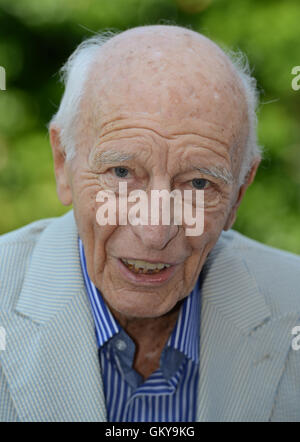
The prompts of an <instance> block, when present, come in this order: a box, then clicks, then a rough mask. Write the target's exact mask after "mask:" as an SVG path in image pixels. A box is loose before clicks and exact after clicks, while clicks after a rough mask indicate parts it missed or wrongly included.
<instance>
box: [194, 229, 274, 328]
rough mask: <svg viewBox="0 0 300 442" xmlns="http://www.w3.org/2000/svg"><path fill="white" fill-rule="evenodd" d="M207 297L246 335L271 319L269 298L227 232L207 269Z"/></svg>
mask: <svg viewBox="0 0 300 442" xmlns="http://www.w3.org/2000/svg"><path fill="white" fill-rule="evenodd" d="M202 272H203V278H202V280H203V287H202V289H203V296H202V298H203V297H204V298H205V302H208V303H210V304H212V305H214V306H215V307H216V308H217V309H218V311H219V312H220V313H221V314H222V315H223V317H224V318H226V319H227V320H229V321H230V322H232V323H233V324H234V325H235V326H236V327H237V328H238V329H239V330H240V332H241V333H243V334H247V333H249V332H250V331H251V330H252V329H254V328H255V327H257V326H259V325H260V324H262V323H263V322H264V321H265V320H267V319H268V318H269V317H270V316H271V311H270V308H269V306H268V305H267V304H266V301H265V297H264V295H263V293H262V292H261V291H260V289H259V287H258V286H257V283H256V280H255V278H254V277H253V275H252V274H251V271H250V269H249V268H248V266H247V263H246V261H245V259H244V257H243V256H242V254H241V253H240V251H239V249H238V248H236V247H234V246H233V245H232V238H231V234H230V233H229V234H227V233H223V234H222V235H221V237H220V238H219V241H218V242H217V244H216V246H215V247H214V248H213V250H212V251H211V253H210V254H209V256H208V258H207V260H206V262H205V265H204V268H203V271H202Z"/></svg>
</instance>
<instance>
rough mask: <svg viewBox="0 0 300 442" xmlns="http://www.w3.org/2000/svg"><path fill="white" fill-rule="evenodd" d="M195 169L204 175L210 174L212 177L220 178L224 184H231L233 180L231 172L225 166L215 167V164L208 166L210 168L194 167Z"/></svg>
mask: <svg viewBox="0 0 300 442" xmlns="http://www.w3.org/2000/svg"><path fill="white" fill-rule="evenodd" d="M196 170H198V171H199V172H201V173H203V174H205V175H210V176H212V177H214V178H217V179H219V180H222V181H224V182H225V183H226V184H232V183H233V181H234V180H233V176H232V173H231V172H229V171H228V170H227V169H226V168H225V167H217V166H215V167H210V168H206V167H196Z"/></svg>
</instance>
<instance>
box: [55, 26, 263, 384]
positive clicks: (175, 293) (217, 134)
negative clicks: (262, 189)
mask: <svg viewBox="0 0 300 442" xmlns="http://www.w3.org/2000/svg"><path fill="white" fill-rule="evenodd" d="M79 121H80V124H79V125H78V128H77V134H76V137H77V138H76V139H77V153H76V156H75V158H74V159H72V160H70V161H68V162H67V161H65V155H64V149H63V146H61V143H60V138H59V130H60V128H58V127H55V126H52V127H51V128H50V129H51V144H52V148H53V153H54V163H55V171H56V179H57V189H58V194H59V197H60V199H61V201H62V202H63V204H66V205H68V204H70V203H71V202H73V205H74V213H75V218H76V222H77V226H78V231H79V234H80V237H81V239H82V240H83V244H84V247H85V253H86V260H87V267H88V272H89V276H90V278H91V279H92V281H93V282H94V284H95V285H96V286H97V287H98V288H99V289H100V290H101V292H102V294H103V296H104V298H105V300H106V302H107V304H108V305H109V307H110V309H111V311H112V312H113V314H114V315H115V317H116V318H117V320H119V322H120V323H121V325H122V326H123V327H124V328H125V329H126V330H127V332H128V333H129V334H130V335H131V336H132V337H133V339H134V340H135V342H136V344H137V355H136V360H135V368H136V369H137V370H138V371H139V372H140V373H141V374H143V375H144V377H147V376H148V375H149V374H150V373H151V372H152V371H153V370H155V368H157V366H158V363H159V356H160V353H161V350H162V348H163V346H164V344H165V342H166V340H167V338H168V336H169V334H170V332H171V331H172V328H173V327H174V324H175V321H176V319H177V315H178V311H179V306H180V302H179V301H180V300H182V299H183V298H184V297H186V296H187V295H188V294H189V293H190V291H191V290H192V288H193V286H194V284H195V282H196V279H197V277H198V275H199V273H200V271H201V269H202V266H203V264H204V262H205V260H206V257H207V255H208V253H209V252H210V251H211V249H212V248H213V246H214V245H215V243H216V242H217V240H218V238H219V236H220V234H221V232H222V230H226V229H229V228H230V227H231V226H232V224H233V223H234V220H235V215H236V211H237V208H238V206H239V204H240V202H241V200H242V198H243V195H244V193H245V190H246V188H247V186H248V185H249V184H250V183H251V181H252V180H253V178H254V176H255V172H256V168H257V166H258V163H259V160H257V161H256V162H254V163H253V165H252V168H251V170H250V171H249V174H248V176H247V179H246V181H245V184H244V185H243V186H241V187H240V186H239V185H238V174H239V170H240V166H241V161H242V157H243V148H244V144H245V140H246V137H247V133H248V123H247V107H246V103H245V98H244V94H243V90H242V87H241V85H240V83H239V80H238V78H237V77H236V75H235V73H234V72H233V69H232V67H231V64H230V62H229V61H228V59H227V58H226V56H225V55H224V54H223V52H222V51H221V50H220V49H219V48H218V47H217V46H216V45H215V44H214V43H212V42H211V41H209V40H208V39H206V38H204V37H202V36H201V35H199V34H196V33H194V32H192V31H189V30H186V29H182V28H178V27H173V26H168V27H167V26H156V27H144V28H137V29H133V30H129V31H126V32H124V33H122V34H120V35H118V36H115V37H114V38H113V39H111V40H110V41H109V42H107V43H106V44H105V45H104V46H103V47H102V48H101V49H100V50H99V54H98V57H97V60H96V61H95V63H94V64H93V66H92V69H91V71H90V75H89V78H88V81H87V83H86V90H85V94H84V97H83V99H82V102H81V106H80V119H79ZM110 150H113V151H120V152H126V153H129V154H134V158H133V159H131V160H128V161H125V162H122V163H121V164H120V163H113V162H112V163H102V162H101V161H100V160H99V155H100V154H101V153H103V152H106V151H110ZM117 166H121V167H124V168H127V169H128V171H129V174H128V176H127V177H126V178H119V177H118V176H116V173H115V169H114V168H115V167H117ZM216 166H217V167H219V168H223V169H226V170H227V171H228V172H229V173H230V174H231V175H232V177H233V180H232V182H229V183H225V182H224V181H223V180H221V179H219V178H213V177H211V176H205V175H203V174H201V173H199V172H198V171H195V169H194V168H195V167H205V168H210V167H216ZM193 178H205V179H206V180H207V184H206V188H205V190H204V192H205V201H206V208H205V224H204V232H203V234H202V235H200V236H196V237H194V236H186V235H185V228H186V226H185V225H182V226H176V225H170V226H164V225H158V226H151V225H148V226H132V225H126V226H102V227H100V226H99V225H98V224H97V222H96V211H97V208H98V207H99V203H96V195H97V193H98V192H99V190H103V189H110V190H114V191H116V190H117V188H118V183H119V181H120V180H123V181H124V180H126V182H127V184H128V191H130V190H133V189H143V190H145V191H147V192H149V191H150V190H151V189H159V190H160V189H167V190H169V191H171V190H172V189H180V190H184V189H192V188H193V187H192V185H191V180H192V179H193ZM121 257H127V258H128V257H129V258H139V259H143V260H154V261H159V262H166V263H176V265H177V266H176V271H175V272H174V274H173V276H172V277H171V278H170V280H168V281H167V282H165V283H163V284H161V285H155V286H153V285H151V284H149V285H139V284H135V283H133V282H132V281H128V280H127V279H126V278H125V277H124V276H123V275H122V274H121V273H120V272H119V270H118V266H117V259H118V258H121Z"/></svg>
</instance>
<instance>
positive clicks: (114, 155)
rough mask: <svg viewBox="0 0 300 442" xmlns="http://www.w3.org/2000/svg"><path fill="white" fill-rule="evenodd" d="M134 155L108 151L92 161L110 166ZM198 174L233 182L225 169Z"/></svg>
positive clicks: (204, 168)
mask: <svg viewBox="0 0 300 442" xmlns="http://www.w3.org/2000/svg"><path fill="white" fill-rule="evenodd" d="M135 156H136V155H135V154H129V153H126V152H120V151H118V150H108V151H106V152H101V153H96V154H95V156H94V158H93V160H94V162H95V163H102V164H110V163H121V162H123V161H130V160H132V159H133V158H135ZM195 169H196V170H198V171H199V172H200V173H203V174H204V175H210V176H212V177H213V178H217V179H219V180H222V181H224V182H225V183H226V184H231V183H232V182H233V176H232V174H231V172H229V171H228V170H227V169H226V168H225V167H218V166H215V167H210V168H206V167H196V168H195Z"/></svg>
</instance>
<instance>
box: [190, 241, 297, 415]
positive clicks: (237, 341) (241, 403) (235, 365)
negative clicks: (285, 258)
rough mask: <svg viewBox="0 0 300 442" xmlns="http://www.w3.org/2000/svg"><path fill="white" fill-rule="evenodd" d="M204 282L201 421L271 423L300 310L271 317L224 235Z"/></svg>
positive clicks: (205, 270)
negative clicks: (277, 317)
mask: <svg viewBox="0 0 300 442" xmlns="http://www.w3.org/2000/svg"><path fill="white" fill-rule="evenodd" d="M203 281H204V282H203V286H202V290H201V293H202V312H201V331H200V333H201V338H200V340H201V344H200V381H199V388H198V408H197V420H198V421H266V420H269V419H270V417H271V414H272V406H273V403H274V398H275V394H276V389H277V386H278V383H279V381H280V378H281V375H282V373H283V370H284V364H285V361H286V358H287V353H288V351H289V348H290V344H291V335H290V334H289V333H286V330H291V329H292V328H293V327H294V326H295V325H296V324H297V323H298V319H299V312H298V313H295V314H291V315H289V316H285V317H283V318H281V319H278V320H274V319H273V318H271V312H270V309H269V307H268V305H267V304H266V302H265V299H264V296H263V294H262V293H261V292H260V290H259V289H258V287H257V286H256V282H255V280H254V278H253V277H252V276H251V274H250V272H249V271H248V268H247V266H246V263H245V262H244V261H243V258H242V256H240V255H239V252H238V250H237V249H233V248H232V247H229V246H227V245H226V240H224V238H222V237H221V239H220V240H219V242H218V243H217V245H216V247H215V248H214V249H213V251H212V253H211V255H210V256H209V258H208V259H207V262H206V264H205V267H204V269H203ZM283 331H284V332H283Z"/></svg>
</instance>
